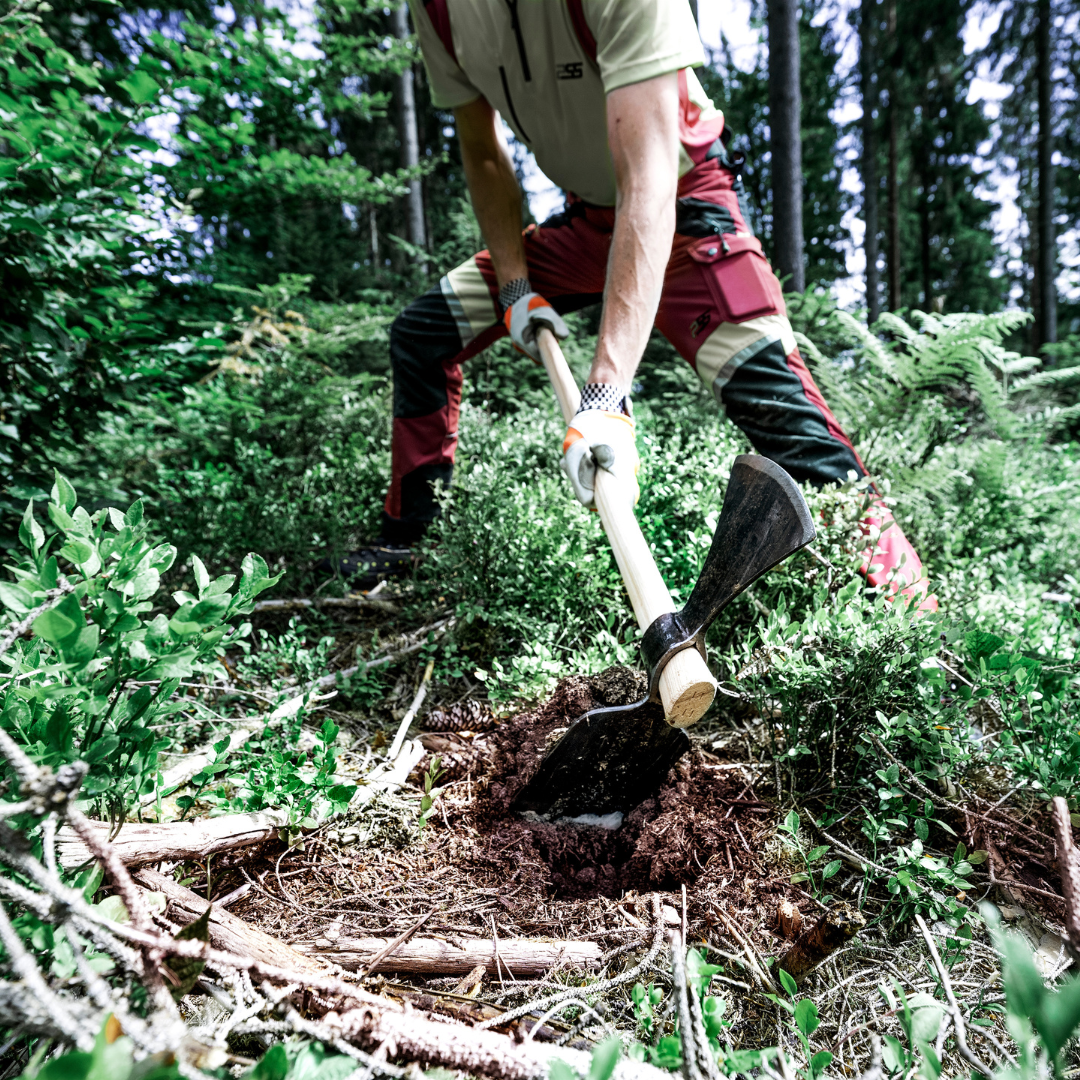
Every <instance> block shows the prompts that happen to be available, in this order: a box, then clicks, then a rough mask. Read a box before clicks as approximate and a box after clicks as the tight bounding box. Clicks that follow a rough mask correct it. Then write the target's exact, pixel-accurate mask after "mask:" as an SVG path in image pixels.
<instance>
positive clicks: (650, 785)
mask: <svg viewBox="0 0 1080 1080" xmlns="http://www.w3.org/2000/svg"><path fill="white" fill-rule="evenodd" d="M814 536H815V532H814V525H813V522H812V521H811V519H810V510H809V508H808V507H807V505H806V500H805V499H804V498H803V496H802V492H801V491H800V490H799V489H798V487H797V486H796V484H795V482H794V481H793V480H792V479H791V477H790V476H788V474H787V473H786V472H785V471H784V470H783V469H782V468H781V467H780V466H779V465H777V464H776V463H775V462H773V461H769V460H768V459H767V458H763V457H759V456H757V455H756V454H743V455H742V456H741V457H738V458H736V459H735V465H734V467H733V468H732V470H731V480H730V482H729V483H728V489H727V493H726V494H725V496H724V507H723V510H722V511H721V513H720V520H719V522H718V523H717V526H716V532H715V533H714V534H713V541H712V546H711V547H710V548H709V554H708V556H707V557H706V559H705V565H704V566H703V567H702V570H701V575H700V577H699V578H698V581H697V584H696V585H695V586H694V590H693V592H692V593H691V594H690V598H689V600H687V602H686V607H684V608H683V609H682V611H679V612H675V613H673V614H670V615H662V616H660V618H658V619H657V620H656V621H655V622H654V623H652V625H651V626H649V627H648V629H647V630H646V631H645V634H644V636H643V637H642V639H641V651H642V656H643V659H644V661H645V664H646V666H647V667H648V668H649V688H650V689H649V694H648V696H647V697H645V698H643V699H642V700H641V701H637V702H634V703H633V704H631V705H617V706H614V707H610V708H604V709H590V710H589V711H588V712H587V713H585V714H583V715H582V716H579V717H578V718H577V720H575V721H574V722H573V724H572V725H571V726H570V727H569V728H568V729H567V732H566V734H565V735H564V736H563V737H562V738H561V739H560V740H559V742H558V743H557V744H556V745H555V746H554V748H553V749H552V750H551V751H550V753H549V754H548V756H547V757H546V758H545V759H544V760H543V762H541V764H540V768H539V770H538V771H537V773H536V775H535V776H533V778H532V779H531V780H530V781H529V782H528V783H527V784H526V785H525V787H524V788H522V790H521V792H520V793H519V794H518V796H517V798H516V799H515V800H514V803H513V807H512V809H514V810H517V811H518V812H519V813H526V812H531V813H533V814H536V815H538V816H541V817H543V818H546V819H548V820H557V819H560V818H574V817H579V816H581V815H586V814H588V815H597V816H604V815H607V814H612V813H616V812H619V813H624V814H625V813H627V812H628V811H629V810H631V809H633V808H634V807H635V806H637V804H638V803H639V802H641V801H642V800H643V799H645V798H647V797H648V796H649V794H651V792H653V791H654V790H655V789H656V788H657V787H659V785H660V784H661V783H662V782H663V780H664V777H665V776H666V775H667V772H668V770H669V769H670V768H671V766H672V765H674V764H675V762H676V761H678V760H679V758H680V757H682V755H683V754H684V753H685V752H686V751H687V750H688V749H689V748H690V740H689V739H688V738H687V736H686V733H685V732H684V731H682V730H680V729H678V728H673V727H671V726H670V725H669V724H668V723H667V721H666V720H665V719H664V709H663V706H662V705H661V704H660V696H659V691H658V683H659V677H660V672H661V671H662V670H663V669H664V665H665V664H666V663H667V662H668V660H670V659H671V657H672V656H673V655H674V654H675V653H677V652H679V651H680V650H682V649H687V648H697V649H699V650H700V651H702V652H704V649H705V633H706V631H707V630H708V629H709V627H710V626H711V625H712V622H713V620H714V619H715V618H716V616H717V615H719V614H720V612H721V611H722V610H723V609H724V608H725V607H726V606H727V605H728V604H729V603H731V601H732V600H734V599H735V597H736V596H738V594H739V593H740V592H742V591H743V590H744V589H746V588H747V587H748V586H749V585H750V584H751V583H752V582H754V581H756V580H757V578H759V577H760V576H761V575H762V574H764V573H766V572H767V571H768V570H770V569H772V567H774V566H776V564H777V563H779V562H782V561H783V560H784V559H786V558H787V557H788V556H789V555H791V554H793V553H794V552H796V551H798V550H799V548H801V547H803V546H805V545H806V544H809V543H810V541H811V540H813V539H814Z"/></svg>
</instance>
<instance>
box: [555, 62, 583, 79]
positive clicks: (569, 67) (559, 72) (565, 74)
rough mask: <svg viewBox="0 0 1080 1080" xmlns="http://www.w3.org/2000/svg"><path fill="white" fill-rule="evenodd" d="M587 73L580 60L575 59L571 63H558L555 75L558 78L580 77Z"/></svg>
mask: <svg viewBox="0 0 1080 1080" xmlns="http://www.w3.org/2000/svg"><path fill="white" fill-rule="evenodd" d="M584 74H585V72H584V70H583V65H582V63H581V61H580V60H574V61H573V62H572V63H569V64H556V65H555V77H556V78H557V79H580V78H581V77H582V76H583V75H584Z"/></svg>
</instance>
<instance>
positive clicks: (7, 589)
mask: <svg viewBox="0 0 1080 1080" xmlns="http://www.w3.org/2000/svg"><path fill="white" fill-rule="evenodd" d="M0 604H3V605H4V607H6V608H11V610H12V611H14V612H15V613H16V614H18V615H25V614H26V612H28V611H30V610H31V609H32V608H33V607H34V606H35V604H34V597H33V596H32V595H31V593H30V590H29V589H26V588H24V587H23V586H22V585H18V584H15V583H12V582H7V581H0Z"/></svg>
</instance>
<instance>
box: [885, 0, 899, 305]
mask: <svg viewBox="0 0 1080 1080" xmlns="http://www.w3.org/2000/svg"><path fill="white" fill-rule="evenodd" d="M886 10H887V15H886V24H887V28H888V40H889V51H890V53H891V54H892V56H891V61H890V64H889V112H888V127H889V176H888V188H887V200H888V210H887V213H888V229H889V303H888V308H889V310H890V311H897V310H898V309H899V307H900V299H901V297H900V282H901V269H900V256H901V253H900V106H899V102H898V101H897V100H896V98H897V89H898V86H899V82H900V78H899V72H898V71H897V58H898V53H899V50H900V45H899V42H898V41H897V40H896V0H888V7H887V9H886Z"/></svg>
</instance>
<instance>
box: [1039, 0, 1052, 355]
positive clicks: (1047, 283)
mask: <svg viewBox="0 0 1080 1080" xmlns="http://www.w3.org/2000/svg"><path fill="white" fill-rule="evenodd" d="M1038 4H1039V28H1038V31H1037V32H1036V37H1035V48H1036V50H1037V52H1038V83H1039V265H1038V273H1037V275H1036V276H1037V277H1038V279H1039V311H1038V327H1039V345H1040V346H1041V345H1049V344H1052V343H1053V342H1055V341H1057V287H1056V285H1055V278H1056V277H1057V265H1056V264H1057V259H1056V257H1055V256H1056V255H1057V234H1056V233H1055V231H1054V162H1053V154H1054V135H1053V118H1052V114H1051V99H1050V95H1051V90H1052V85H1051V81H1050V80H1051V76H1052V74H1053V72H1052V70H1051V68H1052V60H1051V55H1050V24H1051V20H1052V18H1053V14H1052V12H1051V10H1050V0H1038Z"/></svg>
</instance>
